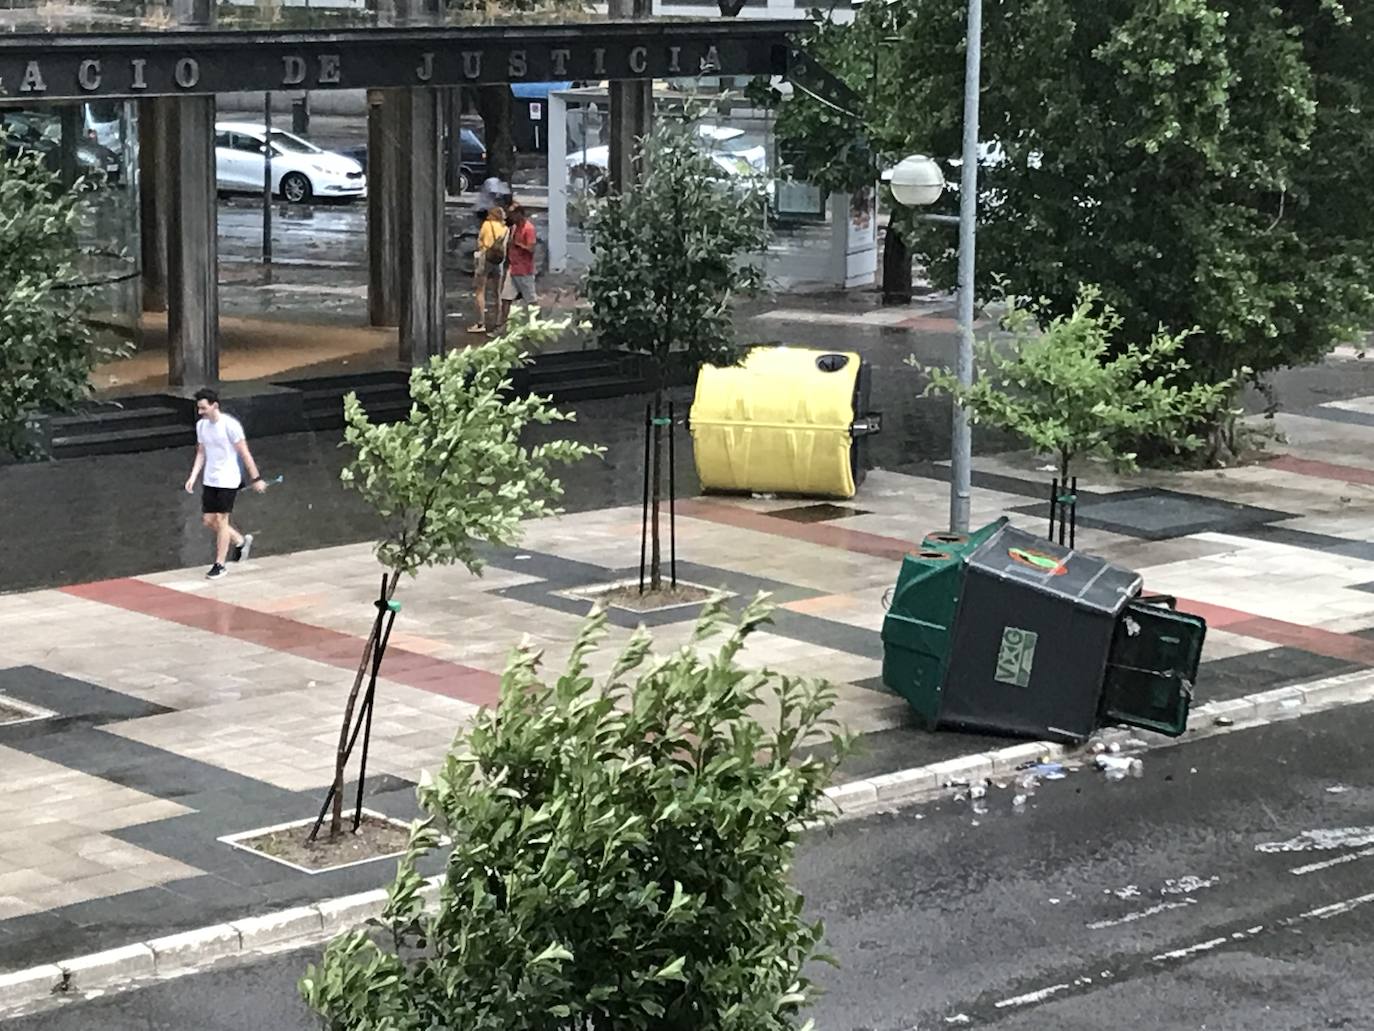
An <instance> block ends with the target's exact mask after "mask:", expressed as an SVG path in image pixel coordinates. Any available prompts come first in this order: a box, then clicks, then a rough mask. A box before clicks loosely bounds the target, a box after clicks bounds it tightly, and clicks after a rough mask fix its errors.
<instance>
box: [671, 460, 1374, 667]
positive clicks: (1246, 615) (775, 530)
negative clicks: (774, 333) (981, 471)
mask: <svg viewBox="0 0 1374 1031" xmlns="http://www.w3.org/2000/svg"><path fill="white" fill-rule="evenodd" d="M1342 468H1344V467H1342ZM678 511H679V513H681V514H683V515H687V516H691V517H692V518H694V519H703V520H706V521H708V522H713V523H720V524H723V525H726V526H738V527H740V528H742V529H749V530H757V531H758V532H760V533H771V534H775V535H777V536H779V537H790V538H792V539H793V540H804V541H807V542H809V543H811V544H819V545H823V546H825V547H831V548H842V549H844V550H847V551H856V552H861V553H862V554H865V555H873V556H875V557H877V558H891V559H894V560H900V559H901V558H902V556H904V555H906V554H908V553H909V552H912V551H916V550H917V549H918V548H919V545H918V544H916V543H914V542H912V541H904V540H901V539H899V538H896V537H884V536H881V535H879V534H874V533H865V532H864V531H862V530H848V529H845V528H844V527H842V526H835V525H834V524H833V523H796V522H793V521H792V520H790V519H782V518H780V517H778V516H775V515H770V514H769V513H767V512H755V511H753V510H752V509H746V508H740V507H739V506H737V505H728V504H721V503H719V502H714V501H708V500H704V499H696V500H693V501H687V502H681V503H679V505H678ZM1178 607H1179V609H1180V610H1182V611H1184V612H1188V613H1191V614H1193V615H1196V616H1201V617H1202V618H1203V619H1205V620H1207V625H1208V626H1209V627H1211V628H1212V629H1214V630H1225V631H1226V632H1227V633H1232V634H1237V635H1239V636H1241V637H1251V638H1254V639H1255V640H1257V641H1265V642H1266V643H1268V644H1276V645H1284V646H1287V647H1290V648H1300V649H1302V650H1303V651H1308V652H1313V653H1314V654H1317V655H1325V656H1327V657H1328V658H1333V659H1343V660H1345V661H1348V662H1355V663H1359V664H1360V665H1362V666H1374V641H1368V640H1365V639H1364V638H1362V637H1356V636H1354V635H1353V634H1338V633H1335V632H1334V631H1331V630H1323V629H1321V628H1320V627H1312V626H1303V625H1301V624H1299V623H1287V622H1284V621H1283V620H1281V619H1269V618H1268V617H1266V616H1257V615H1255V614H1254V613H1253V612H1242V611H1241V610H1239V609H1231V608H1226V607H1225V606H1221V605H1209V604H1207V603H1205V602H1199V601H1190V600H1189V599H1187V598H1179V599H1178Z"/></svg>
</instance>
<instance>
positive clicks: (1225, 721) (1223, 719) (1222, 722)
mask: <svg viewBox="0 0 1374 1031" xmlns="http://www.w3.org/2000/svg"><path fill="white" fill-rule="evenodd" d="M1212 725H1213V726H1214V727H1234V726H1235V725H1236V721H1235V720H1233V719H1231V717H1230V716H1218V717H1217V718H1216V719H1214V720H1213V721H1212Z"/></svg>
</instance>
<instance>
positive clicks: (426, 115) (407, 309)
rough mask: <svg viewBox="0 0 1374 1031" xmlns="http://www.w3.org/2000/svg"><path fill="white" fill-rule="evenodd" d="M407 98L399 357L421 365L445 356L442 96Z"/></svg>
mask: <svg viewBox="0 0 1374 1031" xmlns="http://www.w3.org/2000/svg"><path fill="white" fill-rule="evenodd" d="M403 94H404V99H403V100H402V101H401V106H402V108H403V111H402V118H401V125H402V128H403V135H404V141H403V144H404V153H405V155H406V158H407V161H406V165H405V167H404V169H403V170H402V173H401V176H400V179H401V183H400V186H401V190H400V192H401V219H400V226H401V232H400V259H401V261H400V266H401V270H400V279H401V312H400V316H401V317H400V355H399V357H400V359H401V361H403V362H409V363H411V364H413V365H419V364H421V363H422V362H425V361H428V360H429V359H430V358H431V357H433V356H434V355H437V354H442V353H443V350H444V174H443V173H444V166H443V153H442V147H441V139H440V136H441V132H442V129H443V94H442V91H441V90H439V89H434V88H428V89H421V88H416V89H407V90H404V91H403Z"/></svg>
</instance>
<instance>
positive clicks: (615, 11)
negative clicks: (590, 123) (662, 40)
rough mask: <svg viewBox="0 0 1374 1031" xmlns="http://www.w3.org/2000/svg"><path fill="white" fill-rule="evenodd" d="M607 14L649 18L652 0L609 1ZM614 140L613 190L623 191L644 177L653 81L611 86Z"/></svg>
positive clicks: (611, 159) (611, 141)
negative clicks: (641, 157) (641, 147)
mask: <svg viewBox="0 0 1374 1031" xmlns="http://www.w3.org/2000/svg"><path fill="white" fill-rule="evenodd" d="M606 13H607V15H608V16H609V17H611V18H617V19H622V18H635V19H639V18H648V17H649V16H650V14H651V13H652V5H651V3H650V0H609V2H608V4H607V7H606ZM610 107H611V137H610V156H609V163H610V168H609V169H608V171H609V173H610V180H611V189H613V190H615V191H617V192H621V191H623V190H625V189H626V188H627V187H628V186H630V185H631V184H633V183H634V182H635V181H636V180H638V179H639V177H640V176H641V175H642V174H643V172H644V170H643V168H641V167H639V162H638V161H636V160H635V150H636V148H637V146H638V144H639V140H640V138H641V137H643V136H645V135H646V134H647V133H648V131H649V120H650V118H651V117H652V107H653V83H652V82H651V81H650V80H647V79H644V80H633V81H620V82H612V83H611V86H610Z"/></svg>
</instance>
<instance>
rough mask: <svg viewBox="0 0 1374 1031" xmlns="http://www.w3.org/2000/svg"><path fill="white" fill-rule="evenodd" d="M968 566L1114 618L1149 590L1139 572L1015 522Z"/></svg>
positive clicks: (988, 541) (982, 548)
mask: <svg viewBox="0 0 1374 1031" xmlns="http://www.w3.org/2000/svg"><path fill="white" fill-rule="evenodd" d="M969 566H970V567H971V568H972V569H976V570H977V571H978V572H979V573H980V574H982V575H985V576H994V577H997V578H998V579H1001V580H1007V581H1011V582H1014V583H1017V584H1020V585H1022V586H1024V587H1027V588H1029V589H1031V590H1033V591H1036V592H1038V593H1041V594H1047V595H1050V596H1051V597H1054V598H1062V599H1067V600H1070V601H1072V602H1073V603H1074V604H1076V605H1079V606H1082V607H1084V608H1088V609H1093V610H1096V611H1098V612H1106V613H1109V614H1111V615H1112V616H1116V615H1119V614H1120V612H1121V610H1122V609H1124V608H1125V607H1126V605H1127V603H1129V602H1130V601H1131V599H1133V598H1134V597H1136V595H1138V594H1139V593H1140V591H1141V589H1142V588H1143V587H1144V580H1143V579H1142V578H1141V576H1140V574H1139V573H1136V572H1133V571H1131V570H1129V569H1122V568H1121V567H1120V566H1114V565H1112V564H1110V563H1109V562H1106V561H1104V560H1102V559H1100V558H1097V557H1096V556H1095V555H1088V554H1085V553H1083V552H1081V551H1075V550H1073V549H1071V548H1065V547H1063V546H1062V545H1059V544H1054V543H1053V542H1051V541H1048V540H1045V539H1044V538H1042V537H1036V536H1035V535H1034V534H1030V533H1027V532H1026V531H1024V530H1019V529H1017V528H1016V527H1014V526H1011V525H1010V524H1008V525H1004V526H1002V527H1001V528H1000V529H999V530H998V531H997V532H995V533H993V534H992V535H991V536H990V537H988V538H987V539H986V540H985V541H983V543H982V544H981V546H979V547H978V548H977V550H975V551H974V552H973V554H972V555H970V556H969Z"/></svg>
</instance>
